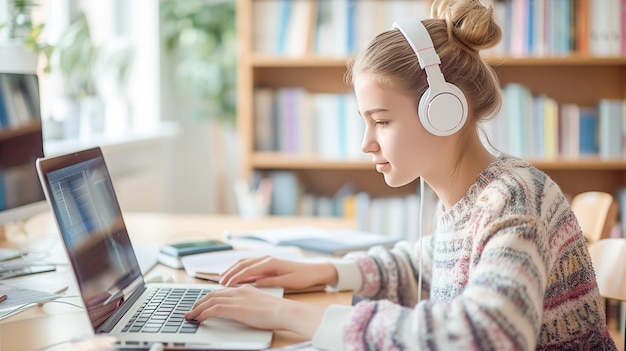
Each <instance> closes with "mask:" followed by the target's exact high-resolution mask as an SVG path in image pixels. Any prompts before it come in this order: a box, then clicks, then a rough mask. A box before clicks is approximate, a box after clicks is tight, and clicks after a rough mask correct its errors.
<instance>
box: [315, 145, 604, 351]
mask: <svg viewBox="0 0 626 351" xmlns="http://www.w3.org/2000/svg"><path fill="white" fill-rule="evenodd" d="M422 242H423V244H422V246H423V247H422V250H421V251H422V252H423V255H422V260H421V262H422V272H423V280H422V284H423V285H422V288H423V291H424V292H423V293H422V301H419V302H418V301H417V296H418V294H417V290H418V283H417V278H418V265H419V262H420V260H419V256H420V250H419V245H417V244H416V245H414V246H411V245H408V244H407V243H399V244H398V245H396V246H395V247H394V248H393V249H391V250H385V249H383V248H380V247H378V248H372V249H371V250H369V252H367V253H356V254H349V255H348V256H346V257H345V258H344V260H342V262H337V263H335V267H336V268H337V271H338V275H339V283H338V288H354V289H355V290H356V293H357V294H358V295H361V296H364V297H367V298H368V299H366V300H364V301H361V302H360V303H358V304H356V305H355V306H338V305H333V306H331V307H330V308H329V309H328V310H327V311H326V313H325V315H324V319H323V321H322V324H321V325H320V327H319V328H318V330H317V332H316V335H315V336H314V339H313V344H314V346H316V347H319V348H322V349H329V350H341V349H346V350H533V349H537V350H615V349H616V347H615V344H614V343H613V340H612V339H611V337H610V335H609V333H608V329H607V327H606V322H605V314H604V309H603V305H602V303H601V299H600V296H599V293H598V288H597V284H596V280H595V274H594V271H593V268H592V265H591V259H590V257H589V254H588V251H587V247H586V243H585V240H584V238H583V236H582V233H581V229H580V227H579V225H578V222H577V220H576V218H575V216H574V214H573V212H572V211H571V209H570V207H569V205H568V203H567V200H566V199H565V198H564V196H563V194H562V192H561V190H560V189H559V188H558V186H557V185H556V184H555V183H554V182H553V181H552V180H551V179H550V178H549V177H547V176H546V175H545V174H544V173H542V172H541V171H539V170H537V169H536V168H534V167H532V166H530V165H529V164H528V163H527V162H525V161H523V160H519V159H516V158H511V157H501V158H499V159H498V160H497V161H496V162H494V163H492V164H491V165H490V166H489V167H487V168H486V169H485V170H484V171H483V172H482V173H481V174H480V175H479V176H478V178H477V180H476V183H474V185H472V186H471V187H470V189H469V190H468V192H467V193H466V195H465V197H464V198H463V199H461V200H460V201H459V202H458V203H457V204H456V205H455V206H454V207H452V208H451V209H450V210H448V211H446V212H444V211H443V209H442V206H441V205H440V206H439V210H438V215H437V229H436V231H435V234H434V235H432V236H429V237H424V238H423V240H422ZM359 272H360V273H361V274H359Z"/></svg>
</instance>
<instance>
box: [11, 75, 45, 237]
mask: <svg viewBox="0 0 626 351" xmlns="http://www.w3.org/2000/svg"><path fill="white" fill-rule="evenodd" d="M43 155H44V152H43V133H42V121H41V109H40V98H39V80H38V77H37V74H36V73H34V72H31V73H29V72H20V71H18V72H16V71H7V70H2V66H1V65H0V229H2V228H1V227H2V226H4V225H5V224H7V223H9V222H15V221H19V220H24V219H26V218H28V217H31V216H33V215H35V214H37V213H40V212H43V211H46V210H48V205H47V203H46V201H45V198H44V194H43V191H42V189H41V185H40V183H39V180H38V178H37V171H36V169H35V161H36V159H37V158H38V157H42V156H43Z"/></svg>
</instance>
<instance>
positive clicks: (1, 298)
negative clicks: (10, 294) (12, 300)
mask: <svg viewBox="0 0 626 351" xmlns="http://www.w3.org/2000/svg"><path fill="white" fill-rule="evenodd" d="M6 299H7V296H6V295H4V294H3V295H0V302H2V301H4V300H6Z"/></svg>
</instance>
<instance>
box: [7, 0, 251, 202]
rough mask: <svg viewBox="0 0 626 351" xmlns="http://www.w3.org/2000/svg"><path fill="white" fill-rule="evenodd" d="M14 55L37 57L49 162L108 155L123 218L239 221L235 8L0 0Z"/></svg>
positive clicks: (197, 1) (138, 0)
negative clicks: (92, 152)
mask: <svg viewBox="0 0 626 351" xmlns="http://www.w3.org/2000/svg"><path fill="white" fill-rule="evenodd" d="M24 43H25V44H24ZM11 45H25V46H26V47H27V49H28V50H29V51H30V52H31V53H33V54H34V56H35V57H36V69H37V72H38V76H39V79H40V87H41V88H40V89H41V102H42V105H41V108H42V119H43V133H44V152H45V154H46V156H53V155H57V154H62V153H67V152H72V151H75V150H79V149H84V148H88V147H93V146H101V147H102V148H103V152H104V154H105V157H106V158H107V163H108V166H109V168H110V171H111V173H112V174H113V179H114V181H115V183H116V184H115V186H116V189H117V194H118V196H119V201H120V204H121V206H122V208H123V210H127V211H156V212H186V213H236V212H237V208H236V201H235V198H234V191H233V189H234V187H233V184H232V183H233V180H234V179H236V178H237V176H238V175H239V174H240V170H239V167H240V165H239V162H238V160H239V159H240V158H239V141H238V140H237V139H238V137H237V133H236V125H235V106H236V101H235V81H236V65H237V57H236V43H235V1H234V0H160V1H157V0H132V1H127V0H106V1H87V0H34V1H31V0H0V48H2V47H3V46H4V47H10V46H11ZM3 59H7V58H6V57H4V58H3ZM198 72H201V74H198Z"/></svg>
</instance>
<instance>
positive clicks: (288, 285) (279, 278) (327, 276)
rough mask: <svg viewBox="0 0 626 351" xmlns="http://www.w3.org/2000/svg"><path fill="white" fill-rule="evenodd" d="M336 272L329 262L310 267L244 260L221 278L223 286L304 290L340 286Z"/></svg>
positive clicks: (262, 259)
mask: <svg viewBox="0 0 626 351" xmlns="http://www.w3.org/2000/svg"><path fill="white" fill-rule="evenodd" d="M337 279H338V278H337V271H336V270H335V267H334V266H333V265H332V263H330V262H323V263H307V262H297V261H289V260H283V259H279V258H275V257H270V256H264V257H257V258H249V259H242V260H239V261H237V263H235V264H234V265H232V266H231V267H230V268H228V269H227V270H226V272H224V274H222V279H221V280H220V283H221V284H223V285H225V286H235V285H237V284H240V283H246V282H251V281H254V282H255V285H256V286H257V287H268V286H281V287H284V288H285V289H291V290H301V289H307V288H311V287H314V286H318V285H322V286H324V285H334V284H337Z"/></svg>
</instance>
